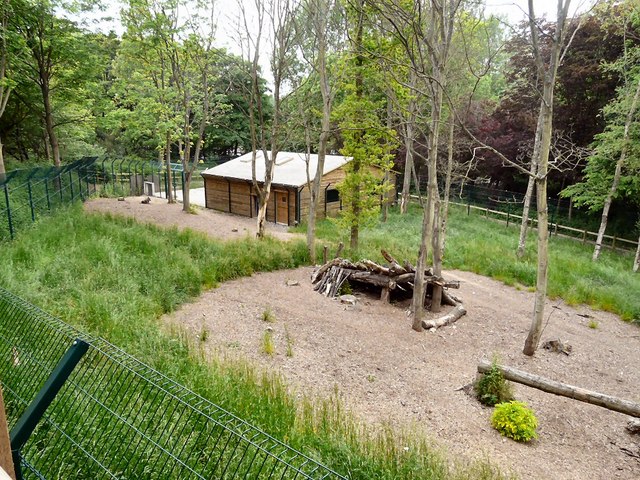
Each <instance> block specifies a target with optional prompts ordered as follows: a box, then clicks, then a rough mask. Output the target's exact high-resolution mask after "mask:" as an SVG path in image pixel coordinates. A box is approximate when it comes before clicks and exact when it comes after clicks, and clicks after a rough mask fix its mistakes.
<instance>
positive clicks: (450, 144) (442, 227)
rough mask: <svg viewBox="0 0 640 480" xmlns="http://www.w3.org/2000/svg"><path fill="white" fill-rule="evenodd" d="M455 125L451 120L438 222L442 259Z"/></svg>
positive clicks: (442, 255) (449, 193)
mask: <svg viewBox="0 0 640 480" xmlns="http://www.w3.org/2000/svg"><path fill="white" fill-rule="evenodd" d="M455 128H456V125H455V123H454V122H453V118H451V121H450V123H449V140H448V142H447V172H446V175H445V179H444V198H443V202H442V219H441V220H440V256H441V257H442V258H444V251H445V248H446V243H447V242H446V239H447V222H448V220H449V196H450V195H451V175H452V173H453V138H454V133H455Z"/></svg>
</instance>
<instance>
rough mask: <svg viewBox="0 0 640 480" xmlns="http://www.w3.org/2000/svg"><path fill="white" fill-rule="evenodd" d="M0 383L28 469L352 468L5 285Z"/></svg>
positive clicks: (126, 473)
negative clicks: (298, 446) (334, 463)
mask: <svg viewBox="0 0 640 480" xmlns="http://www.w3.org/2000/svg"><path fill="white" fill-rule="evenodd" d="M60 375H62V377H65V376H66V377H68V378H67V379H66V381H64V378H62V380H61V379H60V378H58V377H59V376H60ZM56 379H57V380H56ZM56 381H57V382H58V387H59V391H58V392H57V395H56V392H55V389H54V390H53V391H52V390H51V388H50V387H51V385H52V384H53V383H55V382H56ZM0 384H1V385H2V389H3V391H4V397H5V405H6V409H7V417H8V422H9V427H10V429H11V444H12V450H16V451H14V458H16V459H18V461H19V466H20V468H19V470H21V475H22V476H23V478H25V479H27V478H28V479H30V478H34V479H35V478H37V479H47V478H50V479H53V478H69V479H71V478H73V479H103V478H105V479H107V478H108V479H125V478H144V479H186V478H193V479H213V478H216V479H238V478H241V479H263V478H265V479H271V478H275V479H283V480H284V479H343V478H345V477H342V476H341V475H339V474H338V473H336V472H334V471H332V470H331V469H330V468H328V467H326V466H324V465H322V464H321V463H319V462H318V461H316V460H314V459H312V458H310V457H309V456H307V455H305V454H303V453H301V452H299V451H297V450H294V449H293V448H291V447H289V446H287V445H286V444H284V443H282V442H281V441H279V440H277V439H275V438H273V437H272V436H270V435H269V434H267V433H265V432H264V431H262V430H260V429H258V428H256V427H254V426H252V425H250V424H248V423H247V422H245V421H243V420H241V419H240V418H238V417H237V416H235V415H233V414H232V413H230V412H228V411H226V410H224V409H223V408H221V407H219V406H217V405H215V404H213V403H212V402H210V401H208V400H206V399H205V398H203V397H201V396H199V395H198V394H196V393H194V392H192V391H190V390H188V389H187V388H185V387H183V386H181V385H179V384H177V383H176V382H174V381H172V380H171V379H169V378H168V377H166V376H165V375H163V374H162V373H159V372H158V371H156V370H154V369H152V368H151V367H149V366H147V365H145V364H144V363H142V362H140V361H138V360H136V359H135V358H133V357H132V356H130V355H128V354H127V353H125V352H124V351H122V350H120V349H118V348H117V347H115V346H113V345H111V344H110V343H108V342H107V341H105V340H103V339H100V338H95V337H92V336H90V335H87V334H85V333H82V332H80V331H78V330H77V329H75V328H74V327H72V326H70V325H68V324H66V323H64V322H63V321H61V320H59V319H57V318H55V317H53V316H51V315H49V314H47V313H45V312H43V311H42V310H40V309H38V308H37V307H35V306H33V305H31V304H29V303H27V302H26V301H24V300H22V299H20V298H18V297H16V296H15V295H13V294H11V293H10V292H8V291H6V290H4V289H2V288H0ZM43 401H44V403H45V405H44V407H43V406H42V402H43ZM39 402H40V403H39ZM47 402H50V405H49V406H48V407H47V406H46V405H47ZM38 409H40V410H41V412H40V413H41V414H42V417H41V420H39V423H37V428H35V430H33V428H31V429H30V428H29V424H31V427H35V423H36V422H38V418H35V419H34V418H33V417H32V415H33V412H34V411H37V410H38ZM36 417H37V416H36ZM31 432H33V433H31Z"/></svg>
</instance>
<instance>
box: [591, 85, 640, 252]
mask: <svg viewBox="0 0 640 480" xmlns="http://www.w3.org/2000/svg"><path fill="white" fill-rule="evenodd" d="M638 98H640V80H638V85H637V86H636V92H635V94H634V96H633V101H632V102H631V107H630V108H629V111H628V112H627V119H626V121H625V124H624V136H623V137H622V151H621V152H620V159H619V160H618V162H617V163H616V170H615V173H614V175H613V183H612V184H611V188H610V189H609V193H608V194H607V198H605V200H604V208H603V209H602V220H601V222H600V228H599V229H598V238H597V240H596V246H595V248H594V249H593V257H592V260H593V261H594V262H595V261H596V260H598V257H599V256H600V251H601V250H602V240H603V239H604V232H605V231H606V229H607V221H608V219H609V209H610V208H611V203H612V202H613V197H614V196H615V194H616V191H617V190H618V185H620V177H621V176H622V167H623V166H624V162H625V160H626V157H627V151H628V149H629V130H630V129H631V124H632V123H633V117H634V115H635V113H636V108H637V106H638Z"/></svg>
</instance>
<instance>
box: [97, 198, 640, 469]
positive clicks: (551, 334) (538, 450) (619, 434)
mask: <svg viewBox="0 0 640 480" xmlns="http://www.w3.org/2000/svg"><path fill="white" fill-rule="evenodd" d="M140 199H141V198H127V199H126V201H125V202H117V201H116V200H112V199H99V200H92V201H91V202H89V203H88V204H87V210H89V211H111V212H115V213H120V214H124V215H131V216H134V217H135V218H137V219H138V220H140V221H146V222H153V223H159V224H161V225H180V226H184V227H188V228H193V229H197V230H200V231H204V232H206V233H208V234H210V235H211V236H214V237H218V238H224V239H227V240H232V239H234V238H237V237H238V236H243V235H247V234H253V233H254V232H255V227H254V225H253V224H254V223H255V222H254V220H251V219H245V218H241V217H235V216H229V215H226V214H220V213H218V212H213V211H209V210H208V211H200V212H199V214H198V215H190V214H185V213H183V212H181V211H180V206H174V205H166V204H164V203H163V202H162V201H158V202H155V201H154V202H153V203H152V205H141V204H140ZM270 227H273V225H270ZM234 229H237V232H234V231H233V230H234ZM272 232H273V233H274V234H276V235H277V236H279V237H280V238H292V237H294V236H293V235H292V234H289V233H286V232H284V231H283V230H281V229H275V230H272ZM311 271H312V269H311V268H310V267H305V268H299V269H296V270H285V271H278V272H272V273H264V274H256V275H253V276H252V277H250V278H243V279H240V280H235V281H231V282H227V283H225V284H223V285H221V286H220V287H219V288H217V289H214V290H210V291H208V292H205V293H204V294H203V295H202V296H201V297H200V298H199V299H197V300H196V301H194V302H193V303H190V304H187V305H184V306H183V307H182V308H181V309H180V310H179V311H177V312H175V313H174V314H172V315H169V316H167V317H166V318H165V321H167V322H175V323H178V324H180V325H182V326H184V327H185V328H187V329H188V330H189V331H190V332H191V333H192V334H193V335H194V336H196V335H200V333H201V332H202V331H203V329H206V330H208V333H209V335H208V336H207V340H206V348H207V349H208V351H209V352H210V354H211V355H231V356H240V357H243V358H246V359H249V360H250V361H251V362H253V363H254V364H256V365H258V366H260V367H262V368H266V369H270V370H272V369H273V370H276V371H278V372H280V373H281V374H282V375H283V376H284V377H285V378H286V379H287V381H288V383H289V384H290V385H291V388H292V390H294V391H297V392H305V393H308V392H314V393H315V394H317V395H320V396H326V395H331V394H333V392H334V391H335V389H336V388H337V389H338V391H339V392H340V395H341V397H342V399H343V400H344V402H345V403H346V405H347V406H348V407H350V408H351V409H352V410H353V412H354V413H355V414H356V415H358V416H360V417H361V418H362V419H363V420H364V421H366V422H369V423H371V424H376V425H377V424H382V423H387V422H390V423H391V424H393V425H398V426H407V425H409V426H412V427H414V428H418V429H420V430H423V431H424V432H425V434H426V435H427V436H429V437H430V438H432V439H434V440H435V441H436V442H438V443H439V444H441V445H442V446H444V447H445V448H446V449H447V450H449V452H450V453H451V454H452V455H456V456H462V457H465V458H485V457H488V458H490V459H492V460H493V461H494V462H496V463H498V464H500V465H501V466H503V467H504V468H505V469H507V470H510V471H512V472H514V473H516V474H517V475H518V476H519V477H520V478H523V479H549V478H558V479H585V478H590V479H638V478H640V438H639V437H638V436H637V435H636V436H635V437H634V436H632V435H630V434H628V433H626V431H625V429H624V427H625V425H626V423H627V421H628V420H629V419H630V417H628V416H626V415H623V414H620V413H615V412H611V411H609V410H606V409H604V408H600V407H596V406H593V405H589V404H586V403H582V402H578V401H574V400H569V399H566V398H563V397H557V396H554V395H551V394H547V393H543V392H541V391H538V390H535V389H532V388H528V387H525V386H522V385H516V386H515V394H516V397H517V398H518V399H519V400H521V401H525V402H527V403H528V404H529V405H530V406H531V407H532V408H533V410H534V411H535V413H536V415H537V417H538V421H539V429H538V433H539V438H538V439H537V440H534V441H532V442H530V443H529V444H526V445H521V444H518V443H516V442H514V441H511V440H508V439H504V438H502V437H501V436H500V435H499V434H498V433H497V432H496V431H495V430H493V429H492V428H491V426H490V423H489V418H490V415H491V409H489V408H486V407H483V406H482V405H480V404H479V403H478V402H477V401H476V400H475V399H474V398H472V397H470V396H469V395H467V394H466V393H465V392H464V391H463V390H461V389H460V387H462V386H464V385H466V384H469V383H470V382H471V381H472V380H473V379H474V377H475V370H476V365H477V364H478V361H479V360H481V359H483V358H491V357H492V356H493V355H494V354H497V355H498V356H499V358H500V359H501V362H502V363H504V364H505V365H509V366H514V367H517V368H520V369H523V370H526V371H529V372H531V373H535V374H539V375H543V376H546V377H549V378H552V379H554V380H558V381H562V382H567V383H570V384H573V385H577V386H580V387H583V388H587V389H592V390H596V391H600V392H602V393H607V394H610V395H614V396H619V397H621V398H625V399H627V400H631V401H635V402H640V368H638V366H639V365H640V329H638V328H637V327H636V326H633V325H629V324H626V323H625V322H623V321H621V320H620V319H619V318H618V317H616V316H615V315H612V314H608V313H605V312H598V311H593V310H590V309H589V308H587V307H583V306H578V307H571V306H568V305H565V304H564V303H563V302H561V301H549V302H548V310H547V311H548V312H549V317H548V323H547V325H546V327H545V330H544V333H543V336H542V340H543V341H545V340H549V339H558V338H559V339H561V340H563V341H566V342H568V343H569V344H571V345H572V346H573V351H572V353H571V354H570V355H568V356H567V355H563V354H559V353H554V352H550V351H546V350H542V349H540V350H539V351H538V352H537V353H536V355H535V356H534V357H532V358H529V357H526V356H524V355H523V354H522V353H521V350H522V346H523V343H524V339H525V337H526V333H527V331H528V328H529V323H530V315H531V312H532V309H533V294H532V293H530V292H527V291H521V290H517V289H515V288H512V287H508V286H505V285H503V284H501V283H499V282H496V281H494V280H491V279H488V278H486V277H482V276H479V275H475V274H472V273H468V272H461V271H448V272H446V273H445V276H446V278H447V279H452V280H460V282H461V288H460V290H459V291H457V292H456V294H457V295H459V296H461V297H462V299H463V300H464V304H465V307H466V308H467V311H468V312H469V313H468V314H467V315H466V316H465V317H463V318H462V319H460V320H459V321H458V322H457V323H456V324H455V325H453V326H448V327H444V328H441V329H439V330H438V331H436V332H425V333H416V332H414V331H413V330H411V324H410V319H409V318H408V317H407V314H406V305H389V304H383V303H381V302H380V301H379V300H377V299H375V298H370V297H367V296H364V295H362V296H360V297H359V301H358V303H357V304H356V306H353V307H352V306H346V305H342V304H340V303H339V302H338V301H336V300H333V299H328V298H325V297H323V296H321V295H320V294H318V293H316V292H314V291H313V289H312V286H311V282H310V275H311ZM288 281H294V282H297V283H298V284H297V285H293V286H290V285H288V283H289V284H290V283H292V282H288ZM267 309H269V310H270V311H271V312H272V313H273V315H274V317H275V322H274V323H266V322H264V321H263V320H262V314H263V312H264V311H265V310H267ZM591 321H595V322H597V325H598V326H597V328H595V329H593V328H589V323H590V322H591ZM266 328H272V329H273V332H274V339H275V344H276V354H275V355H274V356H267V355H265V354H263V353H261V348H260V345H261V340H262V336H263V333H264V331H265V329H266ZM287 332H288V333H287ZM287 336H288V337H289V339H290V340H291V341H292V342H293V346H292V349H293V356H287V355H286V350H287Z"/></svg>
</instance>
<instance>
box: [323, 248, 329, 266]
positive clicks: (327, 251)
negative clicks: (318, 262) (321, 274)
mask: <svg viewBox="0 0 640 480" xmlns="http://www.w3.org/2000/svg"><path fill="white" fill-rule="evenodd" d="M328 255H329V247H327V246H326V245H325V246H324V247H322V264H323V265H324V264H325V263H327V257H328Z"/></svg>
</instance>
